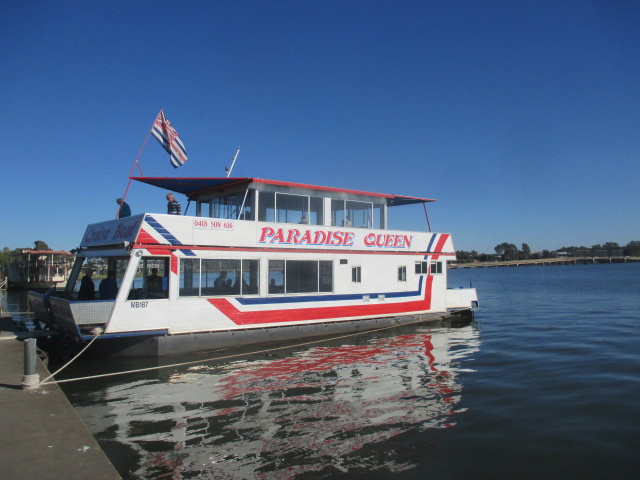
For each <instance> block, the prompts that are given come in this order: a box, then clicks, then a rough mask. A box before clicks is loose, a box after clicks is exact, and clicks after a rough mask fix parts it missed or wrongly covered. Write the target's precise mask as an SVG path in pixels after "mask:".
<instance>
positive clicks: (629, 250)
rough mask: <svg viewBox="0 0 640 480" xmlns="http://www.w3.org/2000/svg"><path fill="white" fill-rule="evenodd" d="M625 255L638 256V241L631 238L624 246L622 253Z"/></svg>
mask: <svg viewBox="0 0 640 480" xmlns="http://www.w3.org/2000/svg"><path fill="white" fill-rule="evenodd" d="M623 255H626V256H627V257H640V241H638V240H633V241H631V242H629V243H627V245H626V246H625V247H624V253H623Z"/></svg>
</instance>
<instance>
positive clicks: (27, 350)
mask: <svg viewBox="0 0 640 480" xmlns="http://www.w3.org/2000/svg"><path fill="white" fill-rule="evenodd" d="M23 343H24V375H23V376H22V388H34V387H37V386H38V383H39V382H40V375H39V374H38V373H37V372H36V367H37V361H38V356H37V354H36V339H35V338H27V339H26V340H25V341H24V342H23Z"/></svg>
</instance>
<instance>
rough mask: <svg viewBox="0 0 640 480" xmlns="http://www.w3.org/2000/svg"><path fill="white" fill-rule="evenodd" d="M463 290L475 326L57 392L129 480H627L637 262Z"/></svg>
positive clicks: (476, 273)
mask: <svg viewBox="0 0 640 480" xmlns="http://www.w3.org/2000/svg"><path fill="white" fill-rule="evenodd" d="M470 281H471V282H472V283H473V285H474V286H475V287H477V288H478V291H479V296H480V300H481V305H482V309H481V311H480V312H478V314H477V315H476V322H475V323H474V324H472V325H467V326H462V327H460V328H453V327H450V326H442V325H441V326H432V327H428V326H420V327H408V328H402V329H398V330H393V331H391V332H387V333H384V334H380V333H379V334H369V335H360V336H357V337H351V338H348V339H343V340H334V341H331V342H329V341H325V342H322V343H319V344H316V345H314V346H312V347H304V348H295V347H291V348H289V349H286V350H280V351H275V352H273V353H270V354H264V353H263V354H250V353H248V351H249V349H248V350H246V351H245V352H244V353H240V356H238V357H236V358H233V359H227V360H218V361H208V362H202V363H199V364H197V366H190V367H179V368H169V369H163V370H160V371H158V372H154V373H145V374H135V375H128V376H126V377H114V378H107V379H102V380H100V381H85V382H77V383H71V384H65V385H64V388H65V391H66V392H67V394H68V395H69V398H70V400H71V401H72V403H73V404H74V405H75V406H76V408H77V409H78V412H79V413H80V415H81V417H82V418H83V419H84V420H85V422H86V423H87V425H88V426H89V428H90V430H91V431H92V433H93V434H94V435H95V436H96V438H97V439H98V441H99V442H100V444H101V445H102V447H103V448H104V449H105V452H106V453H107V454H108V456H109V457H110V459H111V460H112V462H113V463H114V464H115V465H116V467H117V468H118V470H119V472H120V473H121V474H122V475H123V477H124V478H132V479H133V478H135V479H139V478H172V479H180V478H215V479H245V478H246V479H253V478H258V479H259V478H264V479H271V478H272V479H280V478H282V479H285V478H301V479H316V478H367V479H368V480H369V479H372V478H380V479H386V478H401V479H403V480H404V479H413V478H415V479H465V480H466V479H496V478H518V479H536V480H539V479H541V478H560V479H576V480H578V479H580V480H584V479H598V480H600V479H603V478H615V479H636V478H638V474H639V472H640V460H638V453H639V452H640V407H638V405H639V403H640V356H639V353H640V315H639V313H638V305H639V304H640V264H624V265H576V266H553V267H516V268H493V269H479V270H455V271H452V272H450V282H449V283H450V285H454V286H455V285H468V284H469V282H470ZM226 353H228V352H224V353H221V354H226ZM203 358H204V357H203ZM193 359H194V357H193V356H192V357H188V358H186V360H193ZM184 360H185V358H184V357H171V358H169V359H167V358H164V359H161V360H159V361H160V362H165V364H166V363H170V362H174V361H184ZM129 362H130V361H129ZM134 366H135V367H138V366H147V365H146V364H145V365H141V363H140V362H139V361H138V362H137V363H135V364H131V363H126V362H117V361H113V360H109V361H108V362H94V361H85V362H79V363H78V364H77V365H75V366H73V367H71V368H72V370H71V371H70V372H69V373H68V375H69V376H80V375H84V374H93V373H95V372H96V371H106V370H120V369H126V368H131V367H134Z"/></svg>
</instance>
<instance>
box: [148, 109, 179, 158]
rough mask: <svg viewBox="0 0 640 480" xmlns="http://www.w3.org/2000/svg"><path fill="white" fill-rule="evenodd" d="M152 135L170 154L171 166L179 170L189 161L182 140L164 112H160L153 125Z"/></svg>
mask: <svg viewBox="0 0 640 480" xmlns="http://www.w3.org/2000/svg"><path fill="white" fill-rule="evenodd" d="M151 134H152V135H153V136H154V137H156V138H157V139H158V141H159V142H160V145H162V147H163V148H164V149H165V150H166V151H167V152H168V153H169V155H170V160H171V165H173V167H174V168H178V167H180V166H182V165H183V164H184V162H186V161H187V151H186V150H185V148H184V145H183V143H182V140H180V137H178V132H176V130H175V128H173V127H172V126H171V124H170V123H169V120H167V119H166V118H164V112H163V111H160V113H159V114H158V117H157V118H156V121H155V122H154V123H153V128H152V129H151Z"/></svg>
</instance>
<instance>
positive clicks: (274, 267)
mask: <svg viewBox="0 0 640 480" xmlns="http://www.w3.org/2000/svg"><path fill="white" fill-rule="evenodd" d="M269 293H284V260H269Z"/></svg>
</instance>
